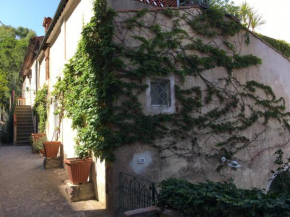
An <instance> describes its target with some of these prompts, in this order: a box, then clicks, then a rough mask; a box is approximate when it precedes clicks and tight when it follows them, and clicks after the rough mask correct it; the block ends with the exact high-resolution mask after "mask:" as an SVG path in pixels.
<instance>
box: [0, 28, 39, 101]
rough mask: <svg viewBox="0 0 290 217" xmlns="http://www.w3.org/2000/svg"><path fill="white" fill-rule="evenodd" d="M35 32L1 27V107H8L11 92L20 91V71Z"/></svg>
mask: <svg viewBox="0 0 290 217" xmlns="http://www.w3.org/2000/svg"><path fill="white" fill-rule="evenodd" d="M35 35H36V34H35V32H34V31H32V30H30V29H27V28H23V27H18V28H14V27H11V26H0V84H1V90H0V92H1V96H0V105H6V106H7V105H8V99H9V92H11V90H16V92H19V91H20V80H19V71H20V68H21V64H22V61H23V58H24V55H25V53H26V50H27V46H28V44H29V40H30V39H31V37H34V36H35Z"/></svg>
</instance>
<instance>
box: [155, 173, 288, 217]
mask: <svg viewBox="0 0 290 217" xmlns="http://www.w3.org/2000/svg"><path fill="white" fill-rule="evenodd" d="M160 188H161V190H160V192H159V195H158V200H159V202H158V205H159V206H161V207H168V208H174V209H176V210H178V211H179V212H180V213H181V214H182V216H184V217H192V216H196V217H249V216H253V217H254V216H255V217H257V216H260V217H262V216H269V217H270V216H271V217H274V216H276V217H278V216H290V200H289V196H287V195H285V194H271V193H269V194H265V193H264V192H263V191H261V190H258V189H251V190H246V189H239V188H237V187H236V186H235V185H234V183H233V182H229V183H215V182H211V181H207V182H205V183H198V184H192V183H190V182H187V181H185V180H182V179H175V178H170V179H167V180H164V181H162V182H161V183H160Z"/></svg>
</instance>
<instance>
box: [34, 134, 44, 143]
mask: <svg viewBox="0 0 290 217" xmlns="http://www.w3.org/2000/svg"><path fill="white" fill-rule="evenodd" d="M31 136H32V140H33V142H36V141H37V140H38V139H40V138H42V137H46V134H45V133H32V134H31Z"/></svg>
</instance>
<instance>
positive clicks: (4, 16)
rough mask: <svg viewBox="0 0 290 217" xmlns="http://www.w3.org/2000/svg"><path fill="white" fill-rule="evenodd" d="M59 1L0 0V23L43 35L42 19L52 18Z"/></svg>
mask: <svg viewBox="0 0 290 217" xmlns="http://www.w3.org/2000/svg"><path fill="white" fill-rule="evenodd" d="M59 2H60V0H0V21H1V22H3V23H4V24H5V25H7V26H13V27H18V26H22V27H26V28H29V29H33V30H34V31H35V32H36V34H37V35H38V36H41V35H44V28H43V27H42V22H43V18H44V17H53V16H54V13H55V11H56V9H57V6H58V4H59Z"/></svg>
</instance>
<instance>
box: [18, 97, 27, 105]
mask: <svg viewBox="0 0 290 217" xmlns="http://www.w3.org/2000/svg"><path fill="white" fill-rule="evenodd" d="M25 104H26V99H25V98H22V97H18V98H17V103H16V105H25Z"/></svg>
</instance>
